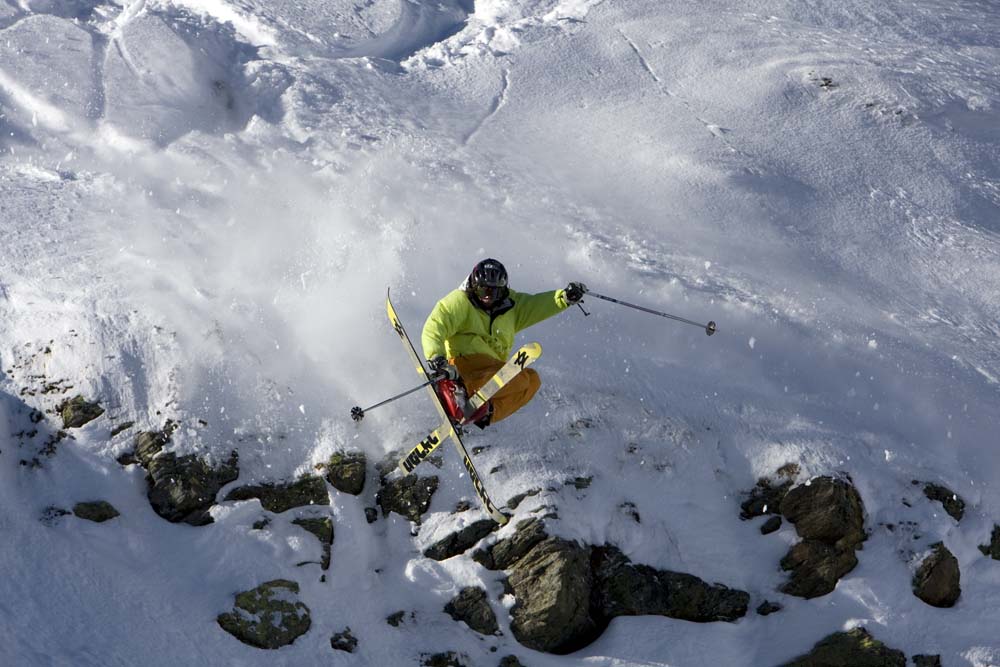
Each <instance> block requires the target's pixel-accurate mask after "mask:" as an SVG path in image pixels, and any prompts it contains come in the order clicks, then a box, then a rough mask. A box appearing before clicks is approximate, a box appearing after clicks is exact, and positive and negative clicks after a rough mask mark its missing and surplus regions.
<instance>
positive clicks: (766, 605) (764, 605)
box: [757, 600, 784, 616]
mask: <svg viewBox="0 0 1000 667" xmlns="http://www.w3.org/2000/svg"><path fill="white" fill-rule="evenodd" d="M782 609H784V607H782V606H781V605H780V604H778V603H777V602H771V601H770V600H764V601H763V602H761V603H760V604H759V605H757V613H758V614H759V615H761V616H769V615H771V614H773V613H775V612H779V611H781V610H782Z"/></svg>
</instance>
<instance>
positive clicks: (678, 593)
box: [591, 546, 750, 626]
mask: <svg viewBox="0 0 1000 667" xmlns="http://www.w3.org/2000/svg"><path fill="white" fill-rule="evenodd" d="M591 562H592V565H593V568H594V592H593V600H592V604H593V606H594V608H593V609H592V614H593V615H594V617H595V618H597V619H599V620H600V621H602V625H605V626H606V625H607V623H608V622H609V621H610V620H611V619H613V618H616V617H618V616H641V615H647V614H650V615H657V616H667V617H669V618H676V619H680V620H684V621H695V622H699V623H707V622H712V621H735V620H737V619H739V618H742V617H743V616H745V615H746V613H747V606H748V605H749V603H750V595H749V594H748V593H746V592H744V591H738V590H733V589H730V588H727V587H726V586H723V585H721V584H707V583H705V582H704V581H702V580H701V579H699V578H698V577H695V576H693V575H690V574H684V573H680V572H670V571H669V570H657V569H655V568H652V567H649V566H648V565H636V564H633V563H632V562H631V561H630V560H629V559H628V558H627V557H626V556H625V555H624V554H623V553H622V552H621V551H619V550H618V549H617V548H615V547H610V546H605V547H600V548H595V549H594V552H593V555H592V559H591Z"/></svg>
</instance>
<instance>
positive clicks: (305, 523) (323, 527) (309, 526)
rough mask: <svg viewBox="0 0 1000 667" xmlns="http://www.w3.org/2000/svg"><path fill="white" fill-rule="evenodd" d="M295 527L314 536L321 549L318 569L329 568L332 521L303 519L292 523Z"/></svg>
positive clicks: (328, 519) (326, 518)
mask: <svg viewBox="0 0 1000 667" xmlns="http://www.w3.org/2000/svg"><path fill="white" fill-rule="evenodd" d="M292 523H294V524H295V525H296V526H301V527H302V528H305V529H306V530H308V531H309V532H310V533H312V534H313V535H315V536H316V538H317V539H318V540H319V543H320V545H321V546H322V547H323V559H322V560H321V561H320V569H322V570H328V569H329V568H330V547H332V546H333V520H332V519H330V518H329V517H323V518H304V519H295V520H294V521H292Z"/></svg>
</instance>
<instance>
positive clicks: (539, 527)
mask: <svg viewBox="0 0 1000 667" xmlns="http://www.w3.org/2000/svg"><path fill="white" fill-rule="evenodd" d="M546 537H548V534H547V533H546V532H545V523H544V522H542V521H541V520H539V519H525V520H524V521H521V522H519V523H518V524H517V532H515V533H514V534H513V535H512V536H510V537H508V538H506V539H503V540H500V541H499V542H497V543H496V544H494V545H493V546H491V547H489V548H487V549H480V550H478V551H476V552H475V553H474V554H472V559H473V560H474V561H476V562H477V563H479V564H480V565H482V566H483V567H485V568H486V569H488V570H506V569H507V568H509V567H510V566H511V565H513V564H514V563H516V562H517V561H518V560H520V559H521V558H523V557H524V555H525V554H527V553H528V552H529V551H531V549H532V548H534V547H535V545H537V544H538V543H539V542H541V541H542V540H544V539H545V538H546Z"/></svg>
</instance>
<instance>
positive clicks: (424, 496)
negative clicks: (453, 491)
mask: <svg viewBox="0 0 1000 667" xmlns="http://www.w3.org/2000/svg"><path fill="white" fill-rule="evenodd" d="M437 488H438V478H437V476H436V475H431V476H429V477H418V476H417V475H414V474H410V475H406V476H404V477H401V478H399V479H395V480H391V481H387V482H385V483H384V484H383V485H382V488H381V489H380V490H379V492H378V495H377V496H376V497H375V501H376V502H377V503H378V505H379V507H381V508H382V515H383V516H388V515H389V513H390V512H395V513H396V514H399V515H400V516H403V517H406V518H407V519H409V520H410V521H413V522H414V523H420V517H421V516H423V515H424V514H425V513H426V512H427V510H428V509H430V506H431V498H433V497H434V492H435V491H437Z"/></svg>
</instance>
